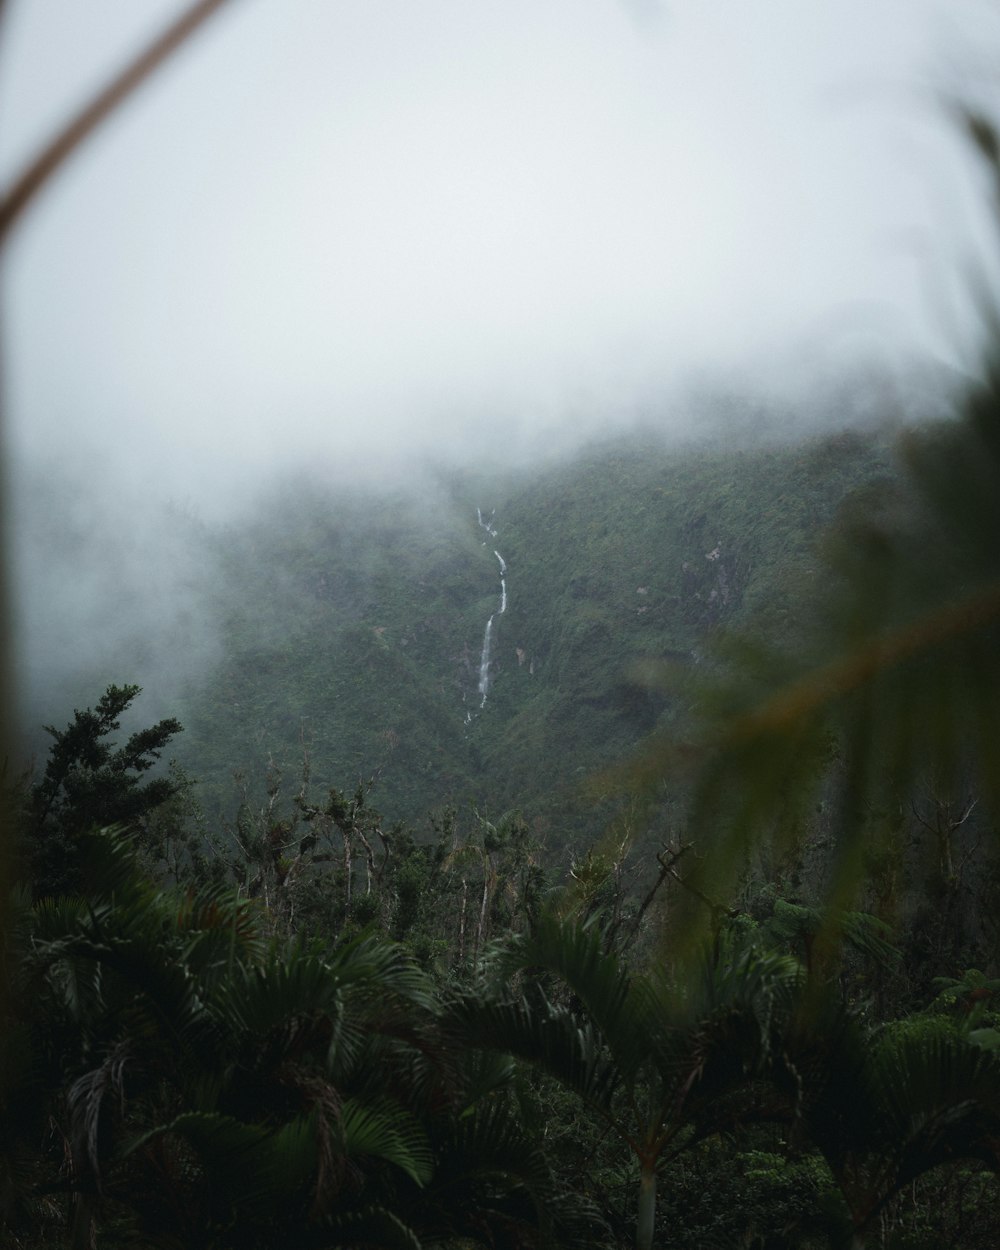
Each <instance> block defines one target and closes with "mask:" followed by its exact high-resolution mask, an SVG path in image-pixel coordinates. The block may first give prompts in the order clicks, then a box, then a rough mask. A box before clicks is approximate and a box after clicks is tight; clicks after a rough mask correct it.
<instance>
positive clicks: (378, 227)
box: [0, 0, 1000, 650]
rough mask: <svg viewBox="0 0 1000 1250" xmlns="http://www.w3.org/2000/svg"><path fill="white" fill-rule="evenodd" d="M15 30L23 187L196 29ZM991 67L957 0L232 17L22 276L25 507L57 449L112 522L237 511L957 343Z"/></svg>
mask: <svg viewBox="0 0 1000 1250" xmlns="http://www.w3.org/2000/svg"><path fill="white" fill-rule="evenodd" d="M8 7H9V9H10V13H9V19H8V21H7V24H6V26H5V29H4V31H3V35H4V42H3V45H2V47H0V113H2V115H3V116H4V117H5V119H7V120H6V124H5V126H4V133H3V139H2V145H0V169H2V170H3V171H4V173H5V174H7V175H8V176H9V174H10V172H11V171H12V170H13V169H15V168H16V167H17V166H18V164H19V162H20V161H22V160H23V159H24V157H25V155H26V153H28V152H29V151H30V150H31V149H32V147H33V146H34V145H37V142H38V141H39V139H40V138H41V137H42V136H44V135H45V134H46V133H47V132H48V131H50V130H51V129H52V128H53V126H55V125H56V123H57V122H58V120H59V119H60V118H61V117H63V116H65V114H66V112H67V111H68V110H69V109H70V108H71V107H72V106H73V105H74V104H75V103H76V102H78V101H79V100H80V99H81V98H82V97H84V96H85V95H86V94H87V93H88V92H89V91H91V90H92V89H93V87H94V85H96V84H97V83H99V82H100V81H101V80H102V78H103V77H104V75H105V74H106V73H107V71H108V69H109V68H111V67H113V66H115V65H117V64H118V63H119V62H120V60H121V59H122V57H123V56H124V55H126V53H127V52H128V51H129V49H130V48H132V47H134V46H136V45H137V44H138V43H139V42H141V41H142V39H143V38H144V37H145V35H146V34H147V33H148V32H149V31H151V30H153V29H156V28H157V26H158V25H160V24H162V22H163V21H164V20H166V18H167V17H168V16H169V15H170V14H171V13H172V12H175V11H176V6H175V5H174V4H172V3H168V2H167V0H145V2H144V3H138V2H137V3H134V4H129V5H127V6H123V5H121V4H120V3H118V2H117V0H90V2H89V3H88V4H87V5H80V4H78V3H76V2H75V0H46V2H45V3H34V0H33V2H32V3H30V4H29V3H27V0H20V3H18V2H17V0H11V4H10V6H8ZM998 43H1000V24H998V22H997V21H996V20H994V18H993V16H992V15H991V14H990V13H989V12H987V11H986V10H985V6H982V5H978V4H973V3H971V2H970V3H968V4H965V3H955V2H953V0H951V2H948V3H945V2H944V0H941V2H938V3H932V2H931V0H924V2H920V0H905V2H904V0H883V2H880V3H872V2H871V0H849V2H845V3H841V4H837V5H830V6H811V5H810V6H806V5H802V4H799V3H793V2H792V0H765V2H762V3H760V4H755V5H744V6H735V5H723V4H715V3H702V0H676V2H669V3H668V2H667V0H663V2H662V3H660V2H659V0H641V2H640V0H630V2H629V3H624V2H622V3H612V2H611V0H549V2H547V3H544V4H541V3H538V0H508V2H506V3H504V4H502V5H470V4H467V3H459V2H458V0H420V3H414V4H399V3H392V2H390V0H342V2H338V3H337V4H315V3H311V2H310V0H234V3H232V4H231V6H229V8H227V9H226V11H225V12H224V13H223V15H222V16H221V17H220V18H218V19H216V20H215V21H214V22H213V24H212V25H211V26H210V27H209V28H208V29H207V30H206V31H205V33H204V34H203V35H202V36H200V37H199V38H198V39H197V41H196V42H195V43H194V44H192V46H191V47H190V48H189V49H188V50H187V51H186V52H185V53H184V55H183V56H182V57H181V58H180V59H178V61H177V62H176V63H175V64H173V65H172V66H170V67H169V69H168V70H167V71H166V72H164V73H163V74H162V75H161V76H160V77H159V78H158V79H157V81H156V82H155V83H153V84H151V85H150V87H149V88H148V89H147V90H145V91H144V92H143V94H142V95H141V97H139V98H137V99H136V100H135V101H134V102H133V103H131V104H130V105H129V106H128V108H127V109H126V110H125V111H124V112H123V113H122V114H121V116H120V117H118V118H117V119H116V120H115V121H114V122H113V123H112V124H111V125H110V126H108V128H107V129H106V131H105V132H103V133H102V134H101V135H100V136H99V137H98V138H97V139H96V140H95V141H94V142H93V143H92V144H91V145H90V146H89V147H88V148H87V150H86V151H85V152H83V153H81V154H80V156H79V157H78V158H77V159H76V160H75V161H74V162H73V164H72V166H71V168H69V169H68V170H67V171H66V173H65V174H64V175H62V176H61V177H60V179H59V181H58V183H57V184H56V185H54V186H53V188H52V190H51V192H49V193H47V194H46V196H45V198H44V199H43V201H42V202H41V203H40V204H39V206H38V208H37V210H36V211H34V212H33V214H32V215H31V217H30V218H29V219H28V220H27V221H26V222H25V223H24V224H23V226H22V227H21V229H20V231H19V233H18V235H17V237H16V238H15V239H14V241H13V245H12V247H11V248H10V251H9V254H8V255H7V256H6V258H5V262H6V271H5V274H4V289H3V312H4V321H5V334H6V341H5V343H4V344H3V346H4V350H5V366H6V378H5V389H6V394H5V403H6V408H7V416H8V435H7V437H8V445H9V454H10V457H11V460H12V463H13V468H14V473H15V476H16V477H17V479H18V482H19V483H20V494H19V496H18V498H19V500H20V504H19V506H20V507H21V509H22V510H23V512H24V515H25V516H27V515H28V514H29V513H30V511H31V505H32V500H31V498H30V497H29V495H30V492H31V491H32V490H33V489H34V488H33V487H32V486H31V482H33V481H34V482H37V481H38V480H39V478H38V475H39V474H41V475H43V476H44V474H45V466H46V464H47V462H48V457H49V456H50V455H51V453H52V449H53V448H58V449H59V451H60V453H61V454H62V455H63V456H65V457H66V458H67V461H68V462H69V463H71V464H72V463H76V464H77V465H81V464H84V465H86V470H85V472H77V474H76V479H75V480H76V481H78V482H82V485H80V487H79V489H81V490H82V491H84V492H87V493H89V495H90V496H91V498H90V499H89V501H88V503H87V505H86V506H88V507H89V506H91V505H93V506H94V507H95V508H98V510H100V506H101V502H102V501H108V500H113V499H114V498H115V497H116V494H118V495H121V496H127V497H129V498H133V497H136V498H142V497H144V496H145V497H152V496H153V495H158V496H162V497H167V498H173V499H180V500H183V501H188V500H189V501H191V503H192V505H193V506H194V507H195V508H196V509H198V510H200V511H203V512H205V513H213V512H216V513H218V512H224V511H225V510H226V509H228V508H230V507H232V506H238V505H240V504H241V502H244V501H245V500H246V499H247V498H249V497H250V496H251V495H252V492H253V489H254V483H255V482H256V481H259V480H260V479H261V478H262V477H266V476H269V475H271V474H274V473H276V472H283V471H285V470H287V469H289V468H290V467H293V466H295V465H297V464H308V465H310V466H311V467H312V468H313V469H314V470H316V471H318V472H320V473H327V474H329V476H330V479H331V481H335V480H336V478H337V475H343V474H348V473H349V474H350V475H352V476H357V475H363V474H368V475H375V476H377V475H379V474H380V473H384V474H385V475H389V474H395V475H398V474H400V473H405V472H407V471H408V466H410V465H412V464H414V463H417V462H419V463H424V462H428V461H430V462H445V463H449V464H454V463H459V464H460V463H462V462H463V460H465V459H472V460H477V461H482V460H483V458H484V455H485V456H493V455H495V456H496V457H497V458H499V459H501V460H503V459H505V458H506V459H509V460H517V459H518V458H524V457H525V456H526V455H530V454H533V452H537V451H538V450H539V449H542V448H544V449H546V450H547V451H551V450H552V449H553V448H560V447H571V446H573V445H575V444H576V443H578V442H579V441H580V440H582V439H584V438H587V437H590V436H592V435H593V434H594V433H596V432H599V431H606V430H608V429H609V428H614V426H615V424H616V423H622V424H624V423H625V422H627V421H631V420H634V419H636V417H637V416H638V415H642V416H643V417H646V418H648V416H649V414H650V413H651V412H655V413H659V414H662V415H661V419H662V421H663V422H664V424H665V425H669V424H670V423H671V422H673V423H674V424H676V425H677V426H678V428H679V429H681V430H682V431H683V426H684V419H685V413H686V412H687V411H688V409H686V408H685V407H684V405H683V404H680V403H677V402H672V401H671V399H670V396H672V395H676V394H678V393H679V392H678V387H679V386H680V387H681V388H682V389H683V387H684V386H686V385H688V384H689V381H690V378H691V377H692V376H697V377H705V376H712V375H713V373H714V372H716V373H718V374H719V375H720V376H725V377H727V378H728V377H730V376H733V375H735V376H738V377H739V376H748V375H751V374H752V373H753V371H754V370H755V369H756V368H758V366H760V365H761V364H764V365H766V368H767V370H769V371H770V372H771V373H772V374H773V373H774V372H775V371H776V370H777V371H779V372H780V371H781V370H782V369H784V368H786V367H787V368H789V369H790V370H792V371H793V372H796V371H797V372H800V373H801V371H802V370H805V369H809V368H812V367H813V365H815V367H817V368H818V369H821V370H826V371H827V372H829V370H830V368H831V362H832V363H833V364H834V365H836V364H837V362H839V361H840V360H844V361H850V360H852V359H862V360H864V361H866V362H872V361H879V362H882V364H883V365H885V366H886V367H888V368H890V369H891V367H893V365H894V363H898V362H899V361H902V360H907V359H909V358H910V357H911V356H912V355H913V354H914V353H916V354H924V355H926V354H931V355H933V354H937V355H942V356H945V357H949V356H954V355H955V354H956V353H958V354H959V355H961V351H962V343H963V340H964V341H968V337H969V333H970V331H969V326H968V324H967V321H966V319H965V312H964V311H963V298H964V297H963V294H962V292H961V289H960V288H961V281H962V275H963V273H964V272H967V270H968V268H969V266H970V265H972V264H978V263H979V261H978V259H977V258H978V257H979V256H980V255H981V253H982V251H983V249H984V248H985V247H986V244H985V242H984V240H985V238H986V236H987V228H986V226H985V224H984V218H983V214H982V212H981V209H980V206H979V193H978V190H977V182H976V177H975V174H974V172H972V171H971V162H970V159H969V154H968V153H967V151H966V150H965V145H964V144H963V142H962V140H961V137H960V135H959V134H958V133H957V127H956V126H955V124H954V121H953V118H950V117H949V115H948V112H947V109H946V107H945V104H946V102H947V101H949V100H954V99H956V98H964V97H966V96H971V98H972V99H973V100H974V101H978V100H980V99H985V100H987V101H989V100H990V99H991V98H992V97H993V96H994V95H995V84H994V83H993V82H992V79H991V77H990V74H989V72H988V65H989V62H990V57H989V55H988V50H989V49H993V50H994V51H995V50H996V48H997V47H998ZM956 310H957V311H956ZM33 475H34V476H33ZM74 489H75V488H74ZM53 506H56V507H58V506H59V505H58V504H55V505H53ZM74 506H75V505H74ZM113 514H114V508H112V509H111V511H110V513H109V514H108V515H113ZM22 532H23V533H24V534H25V535H29V534H30V535H33V536H34V537H30V538H29V537H25V538H23V539H22V542H21V547H20V549H19V555H18V569H19V570H20V573H19V576H20V577H21V578H22V580H24V579H29V578H31V577H33V576H37V573H38V569H39V566H40V564H43V563H44V551H42V550H40V549H39V546H38V542H37V535H38V533H39V532H40V530H39V523H38V517H37V516H35V517H34V519H33V520H32V521H31V524H30V525H25V526H23V527H22ZM98 547H100V544H98ZM112 554H113V553H109V552H107V551H105V552H104V554H103V555H102V554H101V552H100V550H97V551H95V552H94V557H95V558H96V559H97V560H101V559H111V558H112ZM39 597H40V596H39V595H38V594H35V599H36V600H37V599H38V598H39ZM41 598H44V596H41ZM83 627H84V626H83V622H82V621H81V628H83ZM87 628H89V625H88V626H87ZM36 650H38V648H37V647H36Z"/></svg>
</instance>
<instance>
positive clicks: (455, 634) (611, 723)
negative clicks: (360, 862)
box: [108, 432, 892, 861]
mask: <svg viewBox="0 0 1000 1250" xmlns="http://www.w3.org/2000/svg"><path fill="white" fill-rule="evenodd" d="M891 471H892V470H891V459H890V454H889V450H888V446H887V441H886V439H885V438H883V437H881V436H879V435H876V434H873V433H862V432H847V433H842V434H839V435H836V436H827V437H819V438H815V439H812V440H807V441H805V442H803V443H800V444H797V445H793V446H787V445H777V444H775V445H770V444H768V445H765V446H760V445H758V446H757V447H756V448H753V449H751V448H744V449H739V448H737V449H730V450H722V449H721V448H720V447H719V446H718V445H717V444H715V445H713V444H711V443H709V444H701V445H693V446H688V447H677V446H670V445H668V444H666V443H664V442H663V441H662V440H659V439H657V438H655V437H653V436H652V435H649V436H646V437H642V438H632V439H619V440H616V441H614V442H610V443H608V444H606V445H601V446H597V447H594V448H592V449H591V450H590V451H588V452H586V453H585V454H583V455H582V456H580V457H577V458H575V459H573V460H571V461H568V462H566V463H565V464H562V465H559V466H555V467H552V466H550V467H548V468H540V469H539V470H537V471H535V472H532V473H525V474H521V475H519V476H512V475H506V476H505V477H504V478H502V479H499V480H498V479H497V478H496V477H493V478H490V477H489V475H486V474H482V475H480V476H479V477H478V479H476V480H475V481H474V483H473V482H472V481H470V480H451V481H448V482H446V483H442V482H440V481H438V482H436V483H424V485H423V488H422V491H421V493H420V494H419V495H417V494H414V493H412V492H410V493H402V492H400V493H395V494H394V493H392V492H388V491H386V492H383V493H381V494H378V493H372V492H371V491H368V492H362V491H360V490H356V491H350V490H344V489H338V490H337V491H336V492H332V491H331V492H329V493H328V492H325V491H320V490H319V489H318V488H317V487H316V486H310V485H308V484H303V483H301V482H299V483H296V484H295V485H294V488H292V487H289V488H288V489H285V490H282V491H281V492H278V493H276V494H275V495H274V497H273V498H272V499H271V500H270V501H266V502H265V503H264V504H262V506H261V508H260V510H259V512H258V513H257V514H255V516H254V517H253V519H252V520H251V521H248V522H247V523H245V524H242V525H240V526H239V527H233V528H231V529H230V530H228V531H226V532H220V533H212V532H206V531H204V530H201V531H198V532H196V533H193V534H192V536H191V542H192V543H194V544H197V545H198V547H199V548H200V549H201V550H203V551H204V559H205V561H206V562H207V563H210V565H211V567H214V568H217V569H218V570H219V572H218V575H217V579H216V585H215V590H214V594H213V596H212V600H211V602H210V603H208V604H206V611H207V612H208V613H209V614H210V615H212V616H213V617H214V618H215V619H216V620H217V621H218V627H219V630H220V635H221V638H222V660H221V663H220V664H219V665H218V667H217V668H215V669H214V670H211V671H209V672H208V673H207V674H199V677H198V681H197V684H196V687H195V689H194V690H193V691H192V692H191V694H190V695H189V696H187V697H186V698H185V699H183V700H182V701H181V702H180V703H179V705H178V707H177V709H176V710H178V714H179V715H180V718H181V719H182V720H183V722H184V725H185V728H186V732H185V734H184V736H183V738H182V739H181V740H180V742H179V744H178V747H177V752H178V757H179V759H180V760H181V762H182V763H183V765H184V766H185V768H186V770H187V771H188V772H189V773H190V775H191V776H192V777H195V778H197V779H198V780H199V781H200V782H201V783H202V801H203V805H204V806H205V808H206V810H207V811H209V812H210V813H211V815H212V817H213V819H216V820H217V819H218V818H219V817H222V816H231V814H232V809H233V807H234V805H235V802H236V801H237V794H238V790H239V787H236V788H234V786H233V783H232V773H233V771H234V769H237V768H238V769H239V770H240V771H241V773H242V774H243V776H244V778H245V779H246V781H247V783H248V785H249V790H250V792H251V793H252V794H253V795H254V796H255V797H256V798H258V799H259V798H260V797H261V796H262V794H263V790H264V785H265V778H266V776H267V774H268V770H269V769H271V770H272V771H273V769H274V767H276V766H277V767H280V768H281V769H282V770H283V772H284V775H285V776H286V778H289V777H292V778H294V777H297V776H298V774H299V773H300V771H301V766H302V758H303V753H304V750H306V751H307V752H308V755H309V763H310V768H311V770H312V775H313V778H314V779H315V780H316V781H318V782H319V783H321V784H325V785H329V784H336V785H343V784H344V782H345V781H347V782H349V783H350V784H352V785H353V780H354V779H357V778H359V777H360V778H365V779H367V778H368V777H370V776H371V775H372V774H373V773H375V772H376V771H377V772H378V773H379V787H378V793H379V803H380V806H381V807H382V808H383V809H384V810H385V811H386V812H387V813H389V815H390V816H391V817H392V818H393V819H399V820H404V821H406V822H408V823H410V824H416V823H418V822H419V821H421V820H423V818H424V816H425V814H426V813H427V812H429V811H432V810H434V809H435V808H439V807H442V806H445V805H454V806H456V807H458V808H459V810H460V811H463V812H464V811H465V810H467V809H468V807H469V806H470V805H473V806H475V807H476V808H478V810H480V811H482V812H490V813H494V814H498V813H501V812H503V811H506V810H508V809H509V808H511V807H518V808H520V809H521V810H522V811H523V812H524V813H525V815H526V816H527V817H528V818H529V819H530V821H531V822H532V825H533V828H534V829H535V832H536V834H537V835H538V836H539V837H543V838H544V840H545V841H546V842H547V844H548V846H549V849H550V854H552V855H553V856H556V855H558V856H560V857H561V858H563V860H564V861H565V858H566V849H565V848H576V847H579V846H581V845H584V844H586V842H587V841H588V840H590V839H592V838H593V837H594V836H596V835H597V834H598V833H599V832H600V831H601V829H602V828H603V826H604V824H605V823H606V821H607V819H608V813H609V810H610V809H609V808H608V807H607V806H603V807H602V806H600V805H596V806H595V803H594V800H593V797H592V796H591V795H588V794H587V793H586V791H585V784H584V783H585V782H586V781H587V780H588V779H589V778H590V777H592V776H593V774H594V773H595V772H596V771H598V770H599V769H604V768H606V767H607V766H608V765H610V764H612V763H614V762H615V761H618V760H621V759H624V758H625V757H627V756H628V754H629V753H630V752H631V750H632V749H633V748H634V746H635V744H636V742H637V741H638V740H639V739H641V738H642V737H643V736H645V735H646V734H648V733H650V732H651V731H653V730H654V729H656V728H657V727H662V726H665V725H666V726H671V725H674V724H675V723H676V721H677V717H678V714H679V712H680V711H681V709H682V707H683V702H684V700H683V697H682V696H680V695H679V694H678V693H677V692H676V690H675V692H674V693H672V694H665V693H663V692H660V691H657V690H655V689H653V688H651V687H650V685H649V683H648V681H647V680H646V677H647V676H648V667H649V664H650V663H651V662H661V661H663V660H664V659H668V660H670V661H672V662H673V664H674V665H675V667H676V668H677V670H678V671H680V672H682V673H684V672H689V671H693V670H695V669H696V668H697V667H698V665H699V664H704V663H706V662H708V660H709V657H710V654H711V651H710V639H711V636H712V634H713V632H714V631H716V630H717V629H718V628H719V627H720V626H735V625H739V624H741V623H745V622H747V621H748V620H750V619H751V618H753V617H759V618H761V619H763V620H765V621H766V628H767V629H768V630H770V631H772V632H773V631H778V632H784V633H787V631H788V630H789V629H791V628H792V627H793V625H794V622H795V620H796V617H797V615H798V614H799V612H800V610H801V605H802V603H803V601H804V600H805V599H807V598H808V596H809V595H810V594H811V593H812V592H813V588H812V585H811V582H810V577H811V573H810V569H811V568H812V566H813V564H814V559H813V556H814V546H815V543H816V541H817V538H818V535H819V534H820V533H821V531H822V529H823V527H824V526H825V525H826V524H827V523H829V522H830V521H831V520H832V519H833V518H834V517H835V516H836V515H837V511H838V509H839V508H840V507H841V506H842V505H843V504H844V500H845V499H846V498H847V497H848V496H850V495H851V493H852V492H854V491H856V490H858V489H860V488H861V487H862V486H868V485H870V483H871V482H872V481H873V480H876V479H878V478H879V477H880V476H884V475H885V474H887V473H889V472H891ZM479 506H482V507H483V509H484V510H485V511H486V512H488V513H492V514H493V518H494V519H493V524H494V526H495V527H496V529H497V535H498V536H497V537H496V538H495V539H492V538H491V539H489V541H488V542H485V543H484V539H485V538H487V535H486V534H485V532H484V531H483V529H482V528H481V527H480V526H479V525H478V524H477V522H476V509H477V507H479ZM494 509H495V511H494ZM493 547H496V549H497V550H499V551H500V552H501V553H502V555H503V557H504V560H505V561H506V564H507V568H508V573H507V586H508V591H509V595H508V608H507V611H506V613H505V614H504V615H503V616H502V617H499V618H498V619H497V621H496V622H495V634H494V647H493V653H492V661H491V666H490V671H491V684H490V691H489V697H488V699H487V703H486V706H485V707H483V708H480V701H481V700H480V697H479V695H478V692H477V682H478V677H479V664H480V653H481V648H482V642H483V631H484V627H485V624H486V620H487V618H488V617H489V616H490V614H491V613H492V612H494V611H495V610H496V608H497V604H498V600H499V589H500V587H499V580H498V566H497V562H496V560H495V558H494V556H493V553H492V549H493ZM115 676H116V674H114V673H109V674H108V678H109V679H110V678H114V677H115ZM676 685H677V683H676V681H675V682H674V686H675V687H676ZM287 784H288V782H287V781H286V785H287ZM291 784H292V785H293V786H294V785H295V784H296V783H295V782H294V781H292V783H291Z"/></svg>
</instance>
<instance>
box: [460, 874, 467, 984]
mask: <svg viewBox="0 0 1000 1250" xmlns="http://www.w3.org/2000/svg"><path fill="white" fill-rule="evenodd" d="M468 902H469V882H468V879H467V878H466V877H463V878H462V911H461V913H460V915H459V918H458V962H459V963H461V962H462V960H463V959H464V958H465V909H466V906H467V905H468Z"/></svg>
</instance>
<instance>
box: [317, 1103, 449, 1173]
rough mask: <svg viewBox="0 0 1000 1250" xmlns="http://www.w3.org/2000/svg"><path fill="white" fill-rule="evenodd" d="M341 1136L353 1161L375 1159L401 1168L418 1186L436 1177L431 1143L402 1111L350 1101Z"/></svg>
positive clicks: (416, 1123) (343, 1115)
mask: <svg viewBox="0 0 1000 1250" xmlns="http://www.w3.org/2000/svg"><path fill="white" fill-rule="evenodd" d="M339 1135H340V1140H341V1144H342V1148H343V1151H344V1153H345V1155H347V1156H348V1157H349V1158H355V1157H359V1156H371V1157H374V1158H378V1159H382V1160H384V1161H385V1162H386V1163H392V1164H394V1165H395V1166H396V1167H398V1168H401V1169H402V1170H403V1171H404V1172H405V1173H406V1174H407V1176H409V1177H410V1178H411V1180H413V1181H415V1182H416V1183H417V1184H418V1185H425V1184H426V1183H427V1181H429V1180H430V1178H431V1175H432V1173H433V1170H434V1167H433V1157H432V1154H431V1148H430V1143H429V1142H428V1140H427V1136H426V1134H425V1132H424V1130H423V1129H422V1128H421V1127H420V1125H419V1123H418V1122H417V1120H416V1119H415V1118H414V1117H413V1116H411V1115H410V1114H409V1113H408V1112H406V1111H404V1110H403V1108H402V1107H399V1106H394V1105H392V1104H390V1103H388V1102H386V1101H383V1102H381V1103H378V1104H374V1105H373V1104H371V1103H362V1102H358V1101H356V1100H355V1099H350V1098H349V1099H348V1100H347V1101H346V1102H345V1103H344V1106H343V1109H342V1111H341V1114H340V1124H339Z"/></svg>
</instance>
